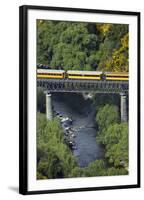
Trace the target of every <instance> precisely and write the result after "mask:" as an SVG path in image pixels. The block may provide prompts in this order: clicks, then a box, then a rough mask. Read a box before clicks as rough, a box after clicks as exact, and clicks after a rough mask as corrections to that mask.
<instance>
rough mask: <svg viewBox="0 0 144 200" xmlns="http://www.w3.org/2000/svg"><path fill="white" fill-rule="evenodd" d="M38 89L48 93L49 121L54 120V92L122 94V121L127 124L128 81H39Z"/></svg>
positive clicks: (47, 110) (47, 111)
mask: <svg viewBox="0 0 144 200" xmlns="http://www.w3.org/2000/svg"><path fill="white" fill-rule="evenodd" d="M37 87H41V88H42V89H43V90H44V91H45V92H46V115H47V119H51V118H52V102H51V101H52V100H51V94H52V93H54V92H75V93H84V92H86V93H87V92H93V93H109V94H110V93H111V94H120V98H121V105H120V107H121V121H122V122H126V121H127V119H128V117H127V96H128V90H129V84H128V81H108V80H72V79H39V78H38V79H37Z"/></svg>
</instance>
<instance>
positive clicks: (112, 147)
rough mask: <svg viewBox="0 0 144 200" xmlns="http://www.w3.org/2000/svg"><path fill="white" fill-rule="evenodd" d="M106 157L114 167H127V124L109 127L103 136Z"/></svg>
mask: <svg viewBox="0 0 144 200" xmlns="http://www.w3.org/2000/svg"><path fill="white" fill-rule="evenodd" d="M104 140H105V145H106V149H107V153H106V157H107V158H108V159H109V162H110V163H114V166H121V165H122V166H124V167H126V168H127V167H128V124H127V123H122V124H114V125H113V126H109V128H108V129H107V132H106V135H105V138H104Z"/></svg>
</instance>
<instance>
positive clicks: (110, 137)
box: [96, 105, 128, 173]
mask: <svg viewBox="0 0 144 200" xmlns="http://www.w3.org/2000/svg"><path fill="white" fill-rule="evenodd" d="M96 122H97V124H98V128H99V133H98V136H97V140H98V141H99V142H100V143H102V144H103V145H104V146H105V151H106V152H105V157H106V158H107V159H108V162H109V163H110V164H113V165H114V167H115V168H122V169H128V123H120V121H119V115H118V111H117V108H116V107H115V106H110V105H105V106H103V107H100V108H99V110H98V113H97V116H96ZM118 173H119V172H118Z"/></svg>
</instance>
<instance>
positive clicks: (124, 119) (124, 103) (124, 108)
mask: <svg viewBox="0 0 144 200" xmlns="http://www.w3.org/2000/svg"><path fill="white" fill-rule="evenodd" d="M120 96H121V122H127V120H128V116H127V96H126V94H125V93H120Z"/></svg>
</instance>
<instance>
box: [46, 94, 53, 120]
mask: <svg viewBox="0 0 144 200" xmlns="http://www.w3.org/2000/svg"><path fill="white" fill-rule="evenodd" d="M46 118H47V119H48V120H51V119H52V118H53V110H52V97H51V94H50V93H46Z"/></svg>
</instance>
